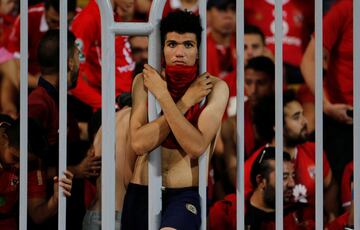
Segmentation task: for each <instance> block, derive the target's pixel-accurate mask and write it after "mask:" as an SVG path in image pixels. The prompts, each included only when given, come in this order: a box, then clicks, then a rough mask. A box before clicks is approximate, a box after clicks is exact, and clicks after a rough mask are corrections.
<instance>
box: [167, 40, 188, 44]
mask: <svg viewBox="0 0 360 230" xmlns="http://www.w3.org/2000/svg"><path fill="white" fill-rule="evenodd" d="M165 43H166V44H168V43H176V44H185V43H192V44H195V41H192V40H185V41H183V42H178V41H176V40H167V41H166V42H165Z"/></svg>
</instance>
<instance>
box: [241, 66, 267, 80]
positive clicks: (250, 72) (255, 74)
mask: <svg viewBox="0 0 360 230" xmlns="http://www.w3.org/2000/svg"><path fill="white" fill-rule="evenodd" d="M245 78H246V79H248V80H249V79H253V80H270V77H269V76H268V75H267V74H266V73H265V72H262V71H256V70H254V69H249V68H248V69H245Z"/></svg>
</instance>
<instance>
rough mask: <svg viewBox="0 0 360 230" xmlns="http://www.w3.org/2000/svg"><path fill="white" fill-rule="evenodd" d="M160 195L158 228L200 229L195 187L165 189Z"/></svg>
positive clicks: (198, 198) (196, 189) (197, 197)
mask: <svg viewBox="0 0 360 230" xmlns="http://www.w3.org/2000/svg"><path fill="white" fill-rule="evenodd" d="M162 195H163V196H162V201H163V203H162V213H161V224H160V228H163V227H171V228H175V229H178V230H197V229H200V226H201V209H200V196H199V190H198V188H197V187H191V188H178V189H165V190H164V191H163V194H162Z"/></svg>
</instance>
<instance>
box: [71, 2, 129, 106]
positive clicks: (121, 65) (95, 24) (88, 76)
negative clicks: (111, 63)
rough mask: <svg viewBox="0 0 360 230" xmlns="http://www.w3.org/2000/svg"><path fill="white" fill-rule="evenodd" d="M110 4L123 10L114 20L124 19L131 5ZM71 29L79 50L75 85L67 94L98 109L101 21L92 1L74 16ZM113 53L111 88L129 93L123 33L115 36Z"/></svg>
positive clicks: (117, 93)
mask: <svg viewBox="0 0 360 230" xmlns="http://www.w3.org/2000/svg"><path fill="white" fill-rule="evenodd" d="M112 3H113V8H114V9H117V8H119V9H121V12H123V15H119V14H115V13H114V17H115V20H116V21H123V20H124V19H125V20H126V19H127V18H128V17H129V15H128V14H129V12H130V10H131V9H132V7H133V0H113V1H112ZM128 11H129V12H128ZM116 12H117V13H118V12H119V10H116ZM71 30H72V32H73V33H74V34H75V36H76V38H77V44H78V47H79V49H80V51H81V53H82V55H81V64H80V71H79V79H78V84H77V86H76V88H75V89H73V90H72V91H71V93H72V94H73V95H74V96H75V97H76V98H78V99H79V100H80V101H82V102H83V103H85V104H87V105H89V106H91V107H92V108H93V109H94V110H97V109H99V108H101V20H100V11H99V6H98V4H97V2H96V1H95V0H91V1H90V2H89V4H88V5H87V6H86V7H85V8H84V9H83V10H82V12H81V13H80V14H79V15H78V16H77V17H76V18H75V20H74V22H73V24H72V28H71ZM115 55H116V57H115V65H116V69H115V81H116V82H115V90H116V96H118V95H120V94H122V93H125V92H127V93H129V92H131V85H132V78H133V71H134V69H135V63H134V62H133V60H132V58H131V49H130V44H129V42H128V37H127V36H117V37H116V39H115ZM109 77H110V76H109ZM114 106H115V105H114Z"/></svg>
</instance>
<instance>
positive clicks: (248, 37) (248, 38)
mask: <svg viewBox="0 0 360 230" xmlns="http://www.w3.org/2000/svg"><path fill="white" fill-rule="evenodd" d="M244 38H245V39H244V40H245V42H253V43H262V41H261V36H260V35H259V34H245V35H244Z"/></svg>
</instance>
